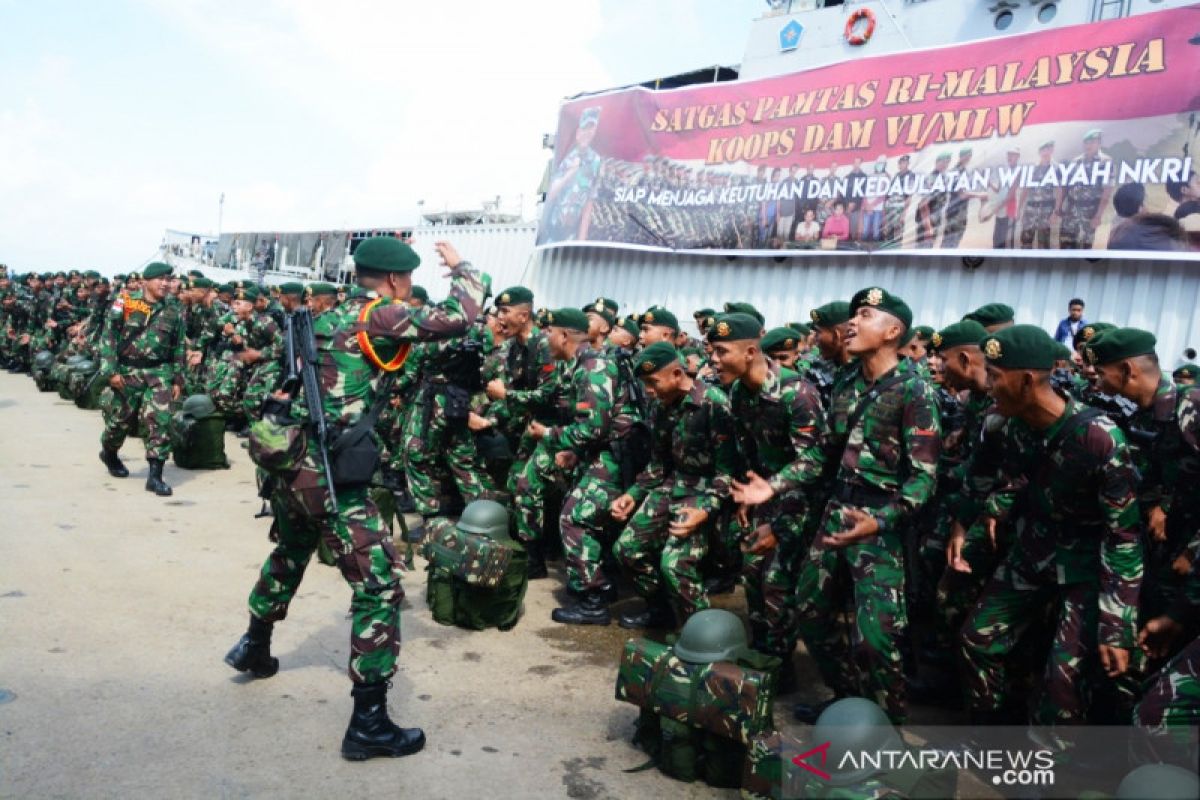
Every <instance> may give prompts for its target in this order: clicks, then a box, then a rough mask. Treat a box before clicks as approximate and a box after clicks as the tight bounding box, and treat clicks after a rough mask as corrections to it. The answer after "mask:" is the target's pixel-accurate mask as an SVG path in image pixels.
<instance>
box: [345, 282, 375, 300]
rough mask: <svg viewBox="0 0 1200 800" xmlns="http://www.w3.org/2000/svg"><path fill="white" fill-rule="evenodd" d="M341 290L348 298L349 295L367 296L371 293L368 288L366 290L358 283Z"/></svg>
mask: <svg viewBox="0 0 1200 800" xmlns="http://www.w3.org/2000/svg"><path fill="white" fill-rule="evenodd" d="M341 291H342V292H343V293H345V295H346V297H348V298H349V297H369V296H370V295H371V293H370V292H369V291H368V290H366V289H364V288H363V287H361V286H358V285H355V286H347V287H346V288H345V289H342V290H341Z"/></svg>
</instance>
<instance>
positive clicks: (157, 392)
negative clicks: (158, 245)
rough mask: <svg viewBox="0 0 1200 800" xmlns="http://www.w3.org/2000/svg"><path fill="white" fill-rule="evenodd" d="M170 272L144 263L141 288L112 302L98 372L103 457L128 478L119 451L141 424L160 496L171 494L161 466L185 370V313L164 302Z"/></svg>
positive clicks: (151, 484) (150, 482)
mask: <svg viewBox="0 0 1200 800" xmlns="http://www.w3.org/2000/svg"><path fill="white" fill-rule="evenodd" d="M170 274H171V267H169V266H168V265H166V264H163V263H160V262H155V263H153V264H150V265H149V266H147V267H146V270H145V272H144V275H145V277H146V280H145V284H144V288H143V290H142V292H140V293H137V294H133V295H130V294H123V295H121V297H119V298H118V299H117V302H116V303H114V304H113V306H112V309H111V310H110V311H109V314H108V328H107V330H106V331H105V336H104V338H103V340H102V341H101V345H100V372H101V375H102V379H107V380H108V384H109V388H108V389H106V390H105V391H104V396H103V399H102V400H101V408H102V410H103V411H104V433H103V434H102V435H101V437H100V445H101V448H102V449H101V451H100V460H101V461H102V462H104V466H106V467H107V468H108V471H109V474H111V475H113V476H114V477H117V478H124V477H126V476H128V475H129V470H128V469H126V468H125V465H124V464H123V463H121V459H120V456H118V455H117V451H118V450H120V449H121V445H122V444H124V443H125V437H126V436H128V435H129V434H137V433H138V431H139V428H140V430H141V434H142V439H143V441H144V442H145V444H146V461H148V462H149V464H150V472H149V476H148V477H147V478H146V490H147V491H151V492H154V493H155V494H157V495H159V496H160V497H168V496H170V495H171V487H170V486H168V485H167V484H166V483H165V482H163V479H162V470H163V464H164V463H165V461H166V459H167V456H168V455H170V452H171V439H170V434H169V425H170V422H171V404H172V403H173V402H174V401H175V400H178V399H179V396H180V394H181V393H182V391H183V371H184V346H185V342H184V332H183V316H182V313H181V311H180V307H179V305H178V304H169V303H167V302H166V301H165V292H166V287H165V284H166V278H167V276H168V275H170Z"/></svg>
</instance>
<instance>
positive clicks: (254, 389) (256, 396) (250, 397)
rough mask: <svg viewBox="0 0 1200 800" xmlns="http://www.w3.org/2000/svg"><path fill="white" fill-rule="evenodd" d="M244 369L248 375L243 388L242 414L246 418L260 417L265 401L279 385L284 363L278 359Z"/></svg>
mask: <svg viewBox="0 0 1200 800" xmlns="http://www.w3.org/2000/svg"><path fill="white" fill-rule="evenodd" d="M244 371H245V372H246V373H247V375H246V379H245V386H244V387H243V389H242V414H244V415H245V417H246V419H259V418H260V417H262V404H263V401H264V400H266V399H267V396H268V395H270V394H271V392H273V391H275V387H276V386H278V385H279V381H280V378H281V375H282V372H283V365H282V364H280V363H279V362H278V361H267V362H260V363H257V364H254V365H253V366H250V367H245V368H244Z"/></svg>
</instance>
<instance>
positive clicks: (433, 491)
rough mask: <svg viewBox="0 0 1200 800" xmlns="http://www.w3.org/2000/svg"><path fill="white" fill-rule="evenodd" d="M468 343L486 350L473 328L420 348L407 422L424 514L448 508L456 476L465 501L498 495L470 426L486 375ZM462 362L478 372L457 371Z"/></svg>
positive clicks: (408, 452) (413, 484)
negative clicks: (448, 489) (447, 493)
mask: <svg viewBox="0 0 1200 800" xmlns="http://www.w3.org/2000/svg"><path fill="white" fill-rule="evenodd" d="M468 339H469V341H467V340H468ZM468 346H469V347H476V348H479V349H482V342H480V341H479V339H478V337H477V336H476V335H474V333H473V334H472V335H471V336H469V337H459V338H457V339H452V340H446V341H443V342H430V343H427V344H422V345H420V347H419V348H418V349H419V353H418V354H417V359H418V361H417V365H416V367H415V369H416V370H417V371H418V373H419V378H418V384H419V388H418V389H417V392H416V396H415V398H414V399H415V402H414V404H413V406H412V409H411V410H410V411H409V412H408V414H407V418H406V421H405V426H404V438H403V442H404V445H403V449H404V453H405V474H406V476H407V478H408V488H409V490H410V491H411V492H412V498H413V503H414V504H415V505H416V507H417V511H418V513H420V514H421V516H423V517H433V516H436V515H438V514H440V513H442V509H443V497H442V495H443V494H444V492H443V490H442V486H444V485H447V484H448V483H449V481H450V479H453V481H454V486H455V487H456V488H457V489H458V493H459V495H461V496H462V500H463V502H464V503H469V502H471V501H472V500H481V499H484V500H491V499H494V498H495V497H496V494H497V492H496V487H495V486H494V485H493V483H492V478H491V476H490V475H489V474H488V473H487V471H486V470H484V468H483V464H482V461H481V460H480V458H479V454H478V453H477V452H476V450H475V437H474V436H473V435H472V434H471V431H470V429H469V428H467V414H468V412H469V411H470V395H471V393H472V392H474V391H475V390H476V389H477V388H478V386H479V380H480V377H481V376H480V368H481V363H480V361H479V360H478V359H474V358H473V357H472V356H471V355H470V352H471V351H470V350H468V349H467V347H468ZM410 358H411V356H410ZM456 364H465V365H466V367H467V369H468V371H470V372H471V373H473V374H472V375H459V374H457V373H458V372H461V371H462V368H461V367H460V366H455V365H456Z"/></svg>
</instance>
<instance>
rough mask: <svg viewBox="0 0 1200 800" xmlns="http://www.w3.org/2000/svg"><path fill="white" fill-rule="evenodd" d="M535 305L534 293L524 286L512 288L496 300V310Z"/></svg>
mask: <svg viewBox="0 0 1200 800" xmlns="http://www.w3.org/2000/svg"><path fill="white" fill-rule="evenodd" d="M532 304H533V292H531V291H529V290H528V289H526V288H525V287H524V286H511V287H509V288H507V289H505V290H504V291H503V292H501V293H500V296H499V297H497V298H496V308H501V307H503V306H521V305H532Z"/></svg>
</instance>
